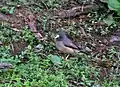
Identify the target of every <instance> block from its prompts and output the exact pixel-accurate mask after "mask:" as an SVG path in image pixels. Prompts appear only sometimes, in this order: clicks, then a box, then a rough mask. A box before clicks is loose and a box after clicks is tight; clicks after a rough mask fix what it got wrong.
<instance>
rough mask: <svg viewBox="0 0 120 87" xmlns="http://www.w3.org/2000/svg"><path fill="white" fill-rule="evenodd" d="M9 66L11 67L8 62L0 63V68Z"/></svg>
mask: <svg viewBox="0 0 120 87" xmlns="http://www.w3.org/2000/svg"><path fill="white" fill-rule="evenodd" d="M11 67H12V64H10V63H0V69H8V68H11Z"/></svg>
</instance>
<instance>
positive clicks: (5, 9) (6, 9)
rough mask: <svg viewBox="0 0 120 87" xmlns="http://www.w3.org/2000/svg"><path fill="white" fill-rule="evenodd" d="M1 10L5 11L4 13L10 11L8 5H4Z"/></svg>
mask: <svg viewBox="0 0 120 87" xmlns="http://www.w3.org/2000/svg"><path fill="white" fill-rule="evenodd" d="M0 10H1V12H3V13H7V12H8V7H6V6H4V7H2V8H1V9H0Z"/></svg>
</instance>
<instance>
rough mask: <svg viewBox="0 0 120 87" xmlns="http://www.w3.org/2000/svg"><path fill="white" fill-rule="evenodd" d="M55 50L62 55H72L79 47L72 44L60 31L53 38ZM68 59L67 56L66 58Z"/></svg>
mask: <svg viewBox="0 0 120 87" xmlns="http://www.w3.org/2000/svg"><path fill="white" fill-rule="evenodd" d="M55 43H56V48H57V49H58V50H59V51H61V52H62V53H67V54H74V53H78V52H79V51H80V50H79V47H78V46H77V45H76V44H74V43H73V41H72V40H71V39H70V38H68V36H67V35H66V33H65V32H63V31H60V32H59V34H58V35H57V36H56V37H55ZM67 57H68V56H67Z"/></svg>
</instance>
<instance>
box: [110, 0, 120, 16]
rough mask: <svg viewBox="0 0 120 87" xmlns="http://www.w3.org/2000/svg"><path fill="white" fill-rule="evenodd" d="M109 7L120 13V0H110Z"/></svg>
mask: <svg viewBox="0 0 120 87" xmlns="http://www.w3.org/2000/svg"><path fill="white" fill-rule="evenodd" d="M108 7H109V9H111V10H114V11H116V12H117V13H118V15H120V1H119V0H108Z"/></svg>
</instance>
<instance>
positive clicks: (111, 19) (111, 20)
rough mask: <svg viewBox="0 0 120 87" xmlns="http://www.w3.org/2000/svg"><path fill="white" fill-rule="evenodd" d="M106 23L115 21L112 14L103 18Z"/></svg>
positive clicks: (109, 23)
mask: <svg viewBox="0 0 120 87" xmlns="http://www.w3.org/2000/svg"><path fill="white" fill-rule="evenodd" d="M103 21H104V22H105V23H106V24H108V25H109V26H110V25H111V24H113V23H115V21H114V19H113V16H112V14H110V15H108V16H107V18H106V19H104V20H103Z"/></svg>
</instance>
